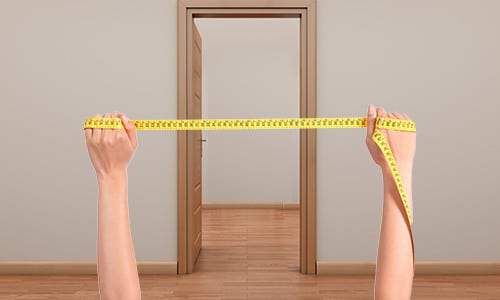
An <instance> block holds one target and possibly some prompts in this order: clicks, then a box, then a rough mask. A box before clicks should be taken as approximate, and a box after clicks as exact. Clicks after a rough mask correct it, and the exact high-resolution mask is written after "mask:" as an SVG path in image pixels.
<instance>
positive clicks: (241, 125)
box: [84, 118, 416, 248]
mask: <svg viewBox="0 0 500 300" xmlns="http://www.w3.org/2000/svg"><path fill="white" fill-rule="evenodd" d="M131 122H132V123H133V124H134V125H135V127H136V129H137V130H171V131H172V130H255V129H321V128H364V127H366V124H367V119H366V118H289V119H217V120H213V119H196V120H193V119H186V120H131ZM84 128H103V129H123V124H122V121H121V119H119V118H89V119H87V120H85V126H84ZM380 129H387V130H400V131H409V132H416V128H415V123H414V122H413V121H410V120H396V119H389V118H377V120H376V123H375V130H374V132H373V136H372V140H373V141H374V142H375V143H376V144H377V145H378V147H379V148H380V150H381V151H382V153H383V155H384V157H385V159H386V161H387V163H388V165H389V168H390V170H391V174H392V177H393V179H394V182H395V184H396V188H397V190H398V193H399V195H400V197H401V202H402V203H403V207H404V210H405V212H406V217H407V220H408V223H409V224H410V226H411V224H413V218H412V215H411V210H410V207H409V204H408V199H407V197H406V193H405V191H404V187H403V183H402V180H401V176H400V174H399V170H398V167H397V164H396V160H395V159H394V155H393V153H392V150H391V147H390V146H389V143H388V142H387V140H386V138H385V136H384V135H383V133H382V132H381V131H380ZM409 230H410V236H411V237H412V238H411V242H412V248H413V235H412V232H411V227H409Z"/></svg>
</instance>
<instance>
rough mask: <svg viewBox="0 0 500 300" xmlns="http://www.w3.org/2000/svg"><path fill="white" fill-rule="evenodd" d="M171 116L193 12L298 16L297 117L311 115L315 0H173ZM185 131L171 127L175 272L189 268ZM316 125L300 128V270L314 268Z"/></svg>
mask: <svg viewBox="0 0 500 300" xmlns="http://www.w3.org/2000/svg"><path fill="white" fill-rule="evenodd" d="M177 10H178V11H177V26H178V27H177V34H178V36H177V118H178V119H186V118H187V104H188V99H187V97H188V95H189V93H188V88H189V86H190V79H189V76H188V74H189V70H190V67H191V58H190V56H189V55H188V51H189V50H188V49H189V48H190V43H191V42H190V40H191V39H190V36H191V32H190V30H189V28H190V26H191V24H192V23H191V22H192V21H193V18H194V17H203V18H265V17H268V18H269V17H272V18H290V17H300V41H301V42H300V117H301V118H306V117H307V118H314V117H316V0H240V1H213V0H178V2H177ZM187 174H188V168H187V133H186V131H178V132H177V273H178V274H187V273H191V272H192V266H189V265H188V261H187V254H188V253H187V249H188V248H189V247H188V245H187V243H188V240H189V239H188V238H187V234H188V233H189V232H188V226H189V224H188V218H187V202H188V200H189V199H187ZM316 261H317V259H316V130H315V129H300V271H301V272H302V273H304V274H316Z"/></svg>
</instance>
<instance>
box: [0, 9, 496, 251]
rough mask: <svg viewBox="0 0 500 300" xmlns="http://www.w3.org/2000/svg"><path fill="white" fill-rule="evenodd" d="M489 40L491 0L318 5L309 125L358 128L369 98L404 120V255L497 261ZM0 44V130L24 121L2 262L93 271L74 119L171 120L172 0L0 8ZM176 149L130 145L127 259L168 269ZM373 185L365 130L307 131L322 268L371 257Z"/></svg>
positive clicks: (85, 163) (3, 194) (155, 143)
mask: <svg viewBox="0 0 500 300" xmlns="http://www.w3.org/2000/svg"><path fill="white" fill-rule="evenodd" d="M499 28H500V2H498V1H495V0H490V1H487V0H482V1H473V0H469V1H455V0H440V1H430V0H426V1H418V2H416V1H413V2H407V1H405V2H401V1H395V0H394V1H377V2H374V1H355V2H354V1H331V0H319V1H318V114H319V115H320V116H361V115H364V114H365V111H366V107H367V105H368V103H370V102H372V103H374V104H377V105H383V106H385V107H386V108H387V109H388V110H390V111H395V110H396V111H404V112H407V113H408V114H410V115H411V116H412V117H413V118H414V120H415V121H416V123H417V127H418V135H417V136H418V138H417V139H418V143H417V147H418V149H417V157H416V167H415V179H414V208H415V227H414V228H415V236H416V258H417V259H421V260H422V259H438V260H439V259H446V260H454V259H456V260H474V259H482V260H493V259H494V260H500V234H499V233H500V232H499V231H500V229H499V228H500V218H498V217H497V213H496V212H497V211H499V209H500V201H499V196H498V195H499V192H500V191H499V187H498V184H496V183H497V181H498V179H499V178H500V174H499V173H500V172H499V171H500V161H499V158H498V156H497V155H494V154H496V153H499V152H500V151H499V150H500V143H499V142H498V139H496V136H497V135H498V129H500V128H499V127H500V125H499V123H498V121H497V120H498V113H497V111H499V110H500V101H499V100H500V88H499V87H498V85H499V84H498V83H499V82H500V40H499V39H500V34H499ZM0 42H1V46H2V47H1V49H2V50H1V52H0V66H1V67H0V101H1V108H2V119H1V120H2V123H3V124H10V123H11V122H13V121H14V120H17V119H19V118H23V121H27V122H21V123H19V125H17V127H14V126H9V125H4V127H3V129H2V131H1V133H0V140H1V147H0V158H1V160H2V161H1V168H0V180H1V181H0V182H1V186H0V201H1V202H0V203H1V204H0V205H1V209H0V220H1V221H0V222H1V226H0V243H1V245H0V259H3V260H23V259H27V260H37V259H41V260H44V259H47V260H52V259H62V260H64V259H71V260H73V259H75V260H78V259H82V260H87V259H93V258H95V238H96V191H97V190H96V184H95V179H94V175H93V171H92V168H91V165H90V162H89V159H88V157H87V153H86V150H85V143H84V138H83V132H82V122H83V120H84V118H85V117H87V116H89V115H92V114H94V113H96V112H101V113H102V112H106V111H112V110H121V111H124V112H126V113H128V114H129V116H130V117H131V118H175V117H176V2H175V1H173V0H169V1H164V0H162V1H159V0H158V1H148V2H146V3H144V2H130V1H106V2H102V1H95V0H94V1H62V0H57V1H56V0H52V1H49V0H47V1H43V3H42V2H40V1H22V2H21V1H14V0H10V1H6V0H4V1H1V2H0ZM49 118H50V119H49ZM28 122H29V123H28ZM61 124H64V126H61ZM464 141H468V142H475V143H476V144H475V145H472V144H470V143H465V142H464ZM175 143H176V139H175V134H171V133H161V134H157V133H146V132H141V133H140V147H139V150H138V152H137V154H136V156H135V159H134V162H133V163H132V165H131V167H130V210H131V218H132V231H133V232H132V234H133V237H134V243H135V247H136V252H137V257H138V259H139V260H143V259H150V260H175V258H176V222H177V220H176V171H175V170H176V152H175V151H176V145H175ZM379 173H380V172H379V171H378V170H377V168H376V167H375V166H374V164H373V163H372V162H371V159H370V157H369V155H368V152H367V151H366V150H365V146H364V131H363V130H354V129H353V130H321V131H320V132H319V134H318V239H319V241H318V255H319V259H320V260H344V259H352V260H364V259H373V258H374V257H375V254H376V245H377V238H378V230H379V225H380V212H381V197H382V191H381V178H380V174H379ZM439 180H440V181H441V182H439Z"/></svg>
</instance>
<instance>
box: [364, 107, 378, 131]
mask: <svg viewBox="0 0 500 300" xmlns="http://www.w3.org/2000/svg"><path fill="white" fill-rule="evenodd" d="M376 118H377V110H376V108H375V106H373V105H371V104H370V105H368V117H367V122H366V138H367V140H368V139H370V140H371V138H372V135H373V130H374V129H375V119H376Z"/></svg>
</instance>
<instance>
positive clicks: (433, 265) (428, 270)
mask: <svg viewBox="0 0 500 300" xmlns="http://www.w3.org/2000/svg"><path fill="white" fill-rule="evenodd" d="M316 272H317V274H318V275H372V276H373V275H375V262H363V261H345V262H344V261H318V262H317V263H316ZM415 275H500V261H417V262H416V263H415Z"/></svg>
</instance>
